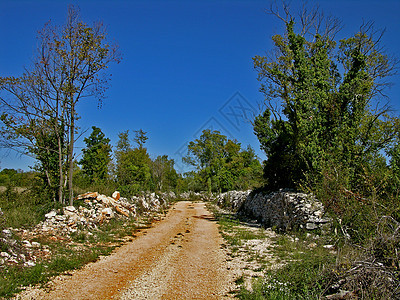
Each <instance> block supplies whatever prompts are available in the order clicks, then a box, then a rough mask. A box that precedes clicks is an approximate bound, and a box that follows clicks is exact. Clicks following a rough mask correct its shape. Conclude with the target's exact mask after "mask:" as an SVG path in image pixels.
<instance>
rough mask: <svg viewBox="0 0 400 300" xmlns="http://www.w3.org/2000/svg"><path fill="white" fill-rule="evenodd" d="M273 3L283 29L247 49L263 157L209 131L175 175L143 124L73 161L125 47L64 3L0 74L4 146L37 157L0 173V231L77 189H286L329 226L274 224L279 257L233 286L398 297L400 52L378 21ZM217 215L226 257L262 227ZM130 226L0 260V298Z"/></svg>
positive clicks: (37, 217) (116, 239) (95, 134)
mask: <svg viewBox="0 0 400 300" xmlns="http://www.w3.org/2000/svg"><path fill="white" fill-rule="evenodd" d="M268 12H269V14H270V15H271V16H273V17H275V18H276V20H277V21H279V22H281V24H282V33H281V34H276V35H274V36H273V37H272V41H273V44H274V47H273V49H271V51H270V52H269V53H267V54H266V55H257V56H255V57H254V58H253V63H254V68H255V70H256V71H257V72H258V79H259V81H260V84H261V86H260V91H261V93H262V94H263V95H264V96H265V103H264V104H265V106H264V110H263V111H262V113H261V114H260V115H258V116H256V117H255V119H254V122H253V125H254V133H255V134H256V136H257V138H258V140H259V142H260V145H261V149H262V150H263V151H264V152H265V154H266V156H267V159H266V160H265V161H264V162H263V163H261V162H260V161H259V159H258V158H257V157H256V155H255V152H254V150H253V149H252V148H251V147H250V146H248V147H247V148H245V149H243V148H242V145H241V144H240V143H239V142H238V141H236V140H230V139H228V138H227V137H226V136H224V135H222V134H221V133H220V132H218V131H211V130H204V131H203V132H202V134H201V136H200V137H199V138H197V139H195V140H194V141H191V142H190V143H189V145H188V151H187V155H186V156H185V158H184V161H185V162H186V163H187V164H188V165H190V166H191V167H193V171H191V172H188V173H186V174H179V173H177V171H176V170H175V168H174V165H175V162H174V160H173V159H171V158H169V157H168V156H167V155H160V156H157V157H155V158H154V157H152V155H151V153H149V151H148V149H147V148H146V142H147V140H148V139H149V138H151V134H148V133H147V132H145V131H144V130H142V129H136V130H133V131H130V130H125V131H122V132H120V133H119V135H118V137H119V140H118V141H117V143H116V145H111V144H110V139H109V138H107V136H106V134H105V133H103V132H102V130H101V128H98V127H94V126H93V127H92V131H91V132H90V133H89V134H88V135H87V136H86V137H85V138H84V142H85V147H84V149H83V150H82V158H81V159H80V160H76V159H75V157H76V155H75V154H76V153H74V143H75V141H76V137H77V136H79V134H78V135H77V129H78V127H77V124H76V122H77V120H78V119H79V115H78V114H77V107H78V104H79V103H80V102H81V101H83V99H84V98H86V97H89V96H91V97H95V98H96V99H97V100H98V101H99V102H98V103H99V104H100V105H101V101H102V99H103V96H104V91H105V88H106V83H107V81H108V80H107V79H106V78H108V77H107V76H104V75H108V74H105V73H104V72H105V71H106V69H107V67H108V66H109V65H110V64H112V63H119V62H120V60H121V57H120V53H119V50H118V47H117V45H111V44H108V43H107V41H106V40H105V37H106V34H105V29H104V28H103V27H102V25H101V24H100V23H99V24H94V25H93V26H89V25H87V24H85V23H84V22H83V21H81V20H80V17H79V10H78V9H76V8H74V7H70V9H69V13H68V18H67V21H66V23H65V24H64V25H63V26H61V27H58V26H52V25H50V24H48V25H46V26H45V27H44V28H43V30H42V31H40V33H39V36H38V45H39V47H38V50H37V53H36V57H35V59H34V62H33V65H32V66H30V67H27V68H26V71H25V73H24V74H22V75H21V76H20V77H18V78H14V77H1V78H0V142H1V146H2V147H8V148H11V149H13V150H16V151H19V152H21V153H23V154H27V155H30V156H33V157H34V158H35V159H36V164H35V166H34V167H33V169H32V171H30V172H22V171H18V170H12V169H5V170H2V171H1V172H0V186H1V189H0V208H1V216H0V218H1V219H0V229H1V230H2V231H3V230H4V229H6V228H31V227H32V226H34V225H35V224H37V223H38V222H39V221H41V220H43V218H44V215H45V214H46V213H47V212H49V211H50V210H52V209H59V208H61V207H62V206H65V205H67V204H69V205H74V204H75V205H77V203H74V197H75V196H76V195H77V194H80V193H83V192H87V191H97V192H100V193H104V194H108V195H110V194H111V193H112V192H113V191H115V190H118V191H120V192H121V194H123V195H124V196H125V197H127V198H129V197H131V196H134V195H136V194H138V193H140V192H141V191H151V192H164V191H174V192H175V193H177V194H180V193H182V192H188V191H192V192H199V191H204V192H206V193H208V194H209V195H211V193H221V192H225V191H229V190H234V189H237V190H248V189H258V190H263V191H265V192H273V191H276V190H279V189H282V188H285V189H291V190H294V191H301V192H306V193H312V194H314V195H315V196H316V198H318V199H319V200H320V201H321V202H322V203H323V204H324V206H325V208H326V211H327V212H328V214H329V216H330V217H331V218H332V220H333V226H332V232H331V233H330V234H328V235H326V236H315V235H310V234H307V233H306V232H302V231H299V232H289V233H284V234H280V235H278V236H276V237H272V235H271V236H269V237H268V238H269V239H270V240H271V243H273V247H272V246H271V249H270V251H271V252H272V253H273V256H274V259H276V263H277V264H279V268H275V269H274V268H271V266H270V265H268V262H267V261H265V260H264V259H263V258H262V257H258V256H257V255H256V254H254V253H253V254H249V255H250V259H252V260H256V261H258V263H259V266H258V269H259V272H262V273H263V277H261V276H260V278H259V279H256V280H254V282H253V286H252V288H248V287H246V288H245V287H243V288H242V289H241V290H240V291H239V292H238V297H239V298H242V299H319V298H320V297H322V296H324V295H326V294H327V293H329V292H332V291H336V290H338V292H340V290H346V291H347V292H348V293H349V294H348V295H347V296H348V297H358V298H360V299H391V298H392V299H395V298H396V297H397V298H398V297H400V282H399V278H400V205H399V195H400V118H399V117H398V113H397V112H393V111H392V110H391V108H390V99H387V98H386V97H385V89H386V88H387V87H389V86H390V78H391V77H392V76H394V75H396V74H397V68H398V66H399V64H398V62H399V61H398V59H397V58H396V57H394V56H392V55H390V54H389V53H387V52H386V51H385V47H384V45H382V44H381V43H382V35H383V31H382V30H377V29H376V28H375V27H374V24H373V22H366V23H364V24H360V27H359V28H358V29H356V30H355V31H354V34H353V35H352V36H348V37H345V38H343V39H341V40H338V39H337V38H336V36H337V34H338V33H339V32H340V29H341V26H342V25H341V23H340V20H339V19H336V18H333V17H328V18H327V17H325V16H324V14H323V13H322V12H320V11H319V10H318V8H311V9H309V8H307V7H304V10H303V11H301V12H300V14H299V15H298V16H297V14H295V13H294V12H291V10H290V7H289V6H287V5H286V4H285V3H283V7H278V6H274V5H272V6H271V7H270V9H269V11H268ZM71 47H74V48H71ZM75 63H78V65H74V64H75ZM81 66H86V67H83V68H82V67H81ZM72 70H75V72H76V73H74V71H72ZM100 78H105V79H104V80H105V81H104V80H103V79H100ZM89 87H90V88H89ZM78 90H79V91H81V93H77V91H78ZM132 135H133V137H132ZM190 195H192V197H194V198H195V194H190ZM215 214H216V216H217V218H218V220H219V222H220V225H221V232H222V234H223V236H224V237H225V239H226V240H227V242H228V243H229V245H230V247H231V251H232V253H236V252H240V251H241V250H240V249H241V247H242V246H243V245H246V241H249V240H257V239H260V238H262V237H263V234H266V229H262V228H260V229H259V230H258V231H251V230H250V231H249V230H248V229H245V228H243V227H242V225H243V224H242V223H241V220H238V219H236V217H235V216H233V215H224V214H221V213H219V212H217V211H215ZM135 229H136V227H135V225H134V224H133V223H132V224H131V223H127V224H124V225H123V224H122V223H118V222H116V223H113V222H110V223H109V224H105V225H104V227H102V228H101V230H100V231H99V232H98V233H97V234H96V235H87V234H86V233H85V232H78V233H77V234H76V236H74V237H73V238H72V240H71V241H69V242H70V244H69V245H71V246H68V247H65V246H64V244H63V242H61V241H52V240H51V239H49V238H48V237H47V238H44V240H41V241H40V243H42V244H43V245H46V246H47V247H49V248H51V250H52V251H53V252H52V253H53V254H54V255H53V256H52V257H51V258H50V259H48V260H43V262H41V263H38V264H36V266H34V267H29V268H22V267H19V266H4V267H2V269H1V272H2V277H1V279H0V287H1V289H0V291H1V294H0V295H3V296H4V297H6V296H10V295H11V294H12V293H15V292H16V291H17V290H18V289H19V286H20V285H21V284H22V285H27V284H35V283H41V284H42V283H44V282H46V281H47V280H48V278H50V277H51V276H54V275H55V274H60V273H62V272H65V271H66V270H70V269H74V268H78V267H80V266H82V265H83V264H84V263H86V262H89V261H94V260H96V259H97V258H98V257H99V256H100V255H104V254H106V253H109V252H110V251H112V249H114V248H115V247H116V246H118V245H120V244H121V243H122V242H123V240H122V238H123V237H124V236H126V235H129V234H132V232H134V231H135ZM263 230H264V232H263ZM247 246H248V245H247ZM327 246H329V247H327ZM1 247H2V249H3V248H5V247H6V246H5V245H3V244H1ZM247 248H248V249H250V248H251V247H250V248H249V247H247ZM77 249H79V251H77ZM3 250H5V249H3ZM249 251H250V250H249ZM250 252H251V251H250ZM251 255H255V256H253V257H252V256H251ZM274 261H275V260H274ZM239 281H240V280H239ZM335 289H336V290H335Z"/></svg>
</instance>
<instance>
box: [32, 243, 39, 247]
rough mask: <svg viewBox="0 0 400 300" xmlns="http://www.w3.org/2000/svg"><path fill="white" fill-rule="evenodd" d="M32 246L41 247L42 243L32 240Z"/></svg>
mask: <svg viewBox="0 0 400 300" xmlns="http://www.w3.org/2000/svg"><path fill="white" fill-rule="evenodd" d="M32 247H34V248H39V247H40V243H38V242H32Z"/></svg>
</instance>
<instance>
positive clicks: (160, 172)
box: [151, 155, 179, 191]
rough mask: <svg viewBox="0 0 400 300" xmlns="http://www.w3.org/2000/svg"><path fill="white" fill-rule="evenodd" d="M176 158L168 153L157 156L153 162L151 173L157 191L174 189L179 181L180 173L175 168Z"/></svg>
mask: <svg viewBox="0 0 400 300" xmlns="http://www.w3.org/2000/svg"><path fill="white" fill-rule="evenodd" d="M174 164H175V162H174V160H173V159H168V156H167V155H163V156H157V158H156V159H155V160H154V161H153V162H152V164H151V174H152V179H153V182H154V183H155V184H156V190H157V191H172V190H174V189H175V187H176V185H177V181H178V178H179V176H178V173H177V172H176V170H175V169H174Z"/></svg>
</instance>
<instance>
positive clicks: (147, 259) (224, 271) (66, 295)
mask: <svg viewBox="0 0 400 300" xmlns="http://www.w3.org/2000/svg"><path fill="white" fill-rule="evenodd" d="M222 244H223V239H222V237H221V235H220V234H219V232H218V225H217V223H216V222H215V221H214V220H213V216H212V215H211V214H210V213H209V212H208V211H207V210H206V208H205V204H204V203H192V202H188V201H184V202H178V203H176V204H175V205H174V206H173V207H172V208H171V209H170V211H169V212H168V214H167V215H166V217H165V218H164V219H163V220H162V221H161V222H159V223H157V224H156V225H155V226H154V227H152V228H150V229H147V230H145V231H142V232H141V233H139V236H138V237H137V238H135V239H134V240H133V241H132V242H129V243H128V244H125V245H124V246H122V247H121V248H119V249H117V250H116V251H115V252H114V253H113V254H112V255H110V256H107V257H103V258H101V259H100V260H99V261H97V262H95V263H92V264H89V265H87V266H86V267H84V268H82V269H81V270H78V271H75V272H72V273H71V274H72V276H71V275H62V276H58V277H57V278H55V279H54V280H53V281H52V282H51V284H50V285H49V287H48V288H46V289H28V290H27V291H25V292H23V293H22V294H20V295H19V296H17V299H222V298H227V297H230V296H229V291H230V290H232V289H233V288H234V283H233V281H234V274H233V272H232V271H230V270H228V269H229V267H228V266H227V261H226V254H225V252H224V251H223V250H222V249H221V248H222V247H221V245H222Z"/></svg>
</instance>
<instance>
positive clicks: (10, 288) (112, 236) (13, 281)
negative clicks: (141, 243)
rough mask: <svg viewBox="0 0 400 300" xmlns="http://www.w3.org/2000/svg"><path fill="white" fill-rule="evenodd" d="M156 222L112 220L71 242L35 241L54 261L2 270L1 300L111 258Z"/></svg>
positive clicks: (40, 238) (46, 238)
mask: <svg viewBox="0 0 400 300" xmlns="http://www.w3.org/2000/svg"><path fill="white" fill-rule="evenodd" d="M151 221H152V218H150V217H146V218H145V219H142V220H140V227H137V224H138V223H137V222H135V221H134V220H133V219H130V220H126V219H111V220H110V221H109V222H108V223H105V224H103V225H102V226H100V227H99V228H98V229H97V230H93V231H91V232H89V231H87V230H78V231H76V232H75V233H73V234H71V236H70V237H71V239H70V241H68V240H65V241H60V240H56V241H54V240H52V239H49V237H46V236H41V237H39V238H35V239H34V240H33V241H36V242H39V243H40V244H41V245H42V246H46V247H48V248H49V249H50V250H51V253H52V256H51V259H50V260H43V261H40V262H38V263H37V265H36V266H34V267H21V266H8V267H3V268H1V269H0V298H9V297H12V296H13V295H15V294H16V293H18V292H20V291H21V290H22V287H23V286H28V285H38V284H39V285H43V284H45V283H47V282H48V281H49V280H51V278H53V277H54V276H57V275H59V274H63V273H65V272H67V271H69V270H75V269H79V268H81V267H82V266H84V265H85V264H87V263H89V262H94V261H96V260H98V259H99V257H100V256H104V255H109V254H110V253H111V252H112V251H113V250H114V249H115V248H116V247H119V246H121V245H122V243H123V242H124V239H123V237H126V236H133V235H134V233H135V231H136V230H137V229H141V228H148V227H149V226H150V223H151Z"/></svg>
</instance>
